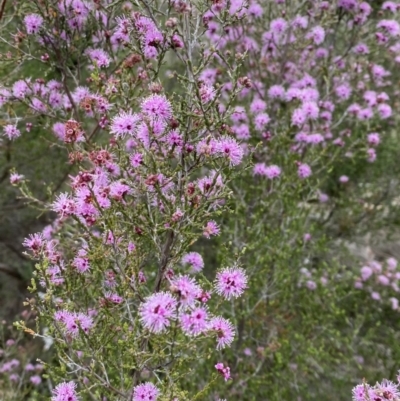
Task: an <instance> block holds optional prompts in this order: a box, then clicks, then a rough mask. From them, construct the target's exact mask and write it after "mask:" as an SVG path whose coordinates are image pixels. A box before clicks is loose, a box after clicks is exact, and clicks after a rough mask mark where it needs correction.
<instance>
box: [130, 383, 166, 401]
mask: <svg viewBox="0 0 400 401" xmlns="http://www.w3.org/2000/svg"><path fill="white" fill-rule="evenodd" d="M159 394H160V390H159V389H158V388H157V387H156V386H155V385H154V384H153V383H149V382H147V383H142V384H139V385H138V386H136V387H135V388H134V389H133V398H132V401H156V400H157V398H158V396H159Z"/></svg>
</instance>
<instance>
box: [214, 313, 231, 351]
mask: <svg viewBox="0 0 400 401" xmlns="http://www.w3.org/2000/svg"><path fill="white" fill-rule="evenodd" d="M209 329H210V330H212V331H215V332H216V334H217V350H219V349H222V348H225V347H226V346H230V345H231V343H232V341H233V339H234V337H235V332H234V329H233V326H232V323H231V322H230V321H229V320H226V319H224V318H223V317H220V316H217V317H214V318H213V319H211V321H210V324H209Z"/></svg>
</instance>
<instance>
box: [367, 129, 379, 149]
mask: <svg viewBox="0 0 400 401" xmlns="http://www.w3.org/2000/svg"><path fill="white" fill-rule="evenodd" d="M380 141H381V138H380V135H379V134H378V133H376V132H371V133H370V134H368V136H367V142H368V144H369V145H372V146H377V145H379V143H380Z"/></svg>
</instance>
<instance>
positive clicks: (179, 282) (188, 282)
mask: <svg viewBox="0 0 400 401" xmlns="http://www.w3.org/2000/svg"><path fill="white" fill-rule="evenodd" d="M170 290H171V292H172V293H175V294H177V295H178V299H179V301H180V302H181V304H182V305H185V306H191V305H193V303H194V302H195V300H196V299H197V298H198V297H199V295H200V294H201V288H200V286H199V285H198V284H197V283H196V282H195V280H194V279H193V278H191V277H189V276H178V277H175V278H174V279H172V280H171V287H170Z"/></svg>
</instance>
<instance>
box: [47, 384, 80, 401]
mask: <svg viewBox="0 0 400 401" xmlns="http://www.w3.org/2000/svg"><path fill="white" fill-rule="evenodd" d="M75 389H76V384H75V383H74V382H68V383H66V382H64V383H60V384H59V385H58V386H57V387H56V388H55V389H54V390H53V394H54V395H53V397H51V401H78V396H77V394H76V390H75Z"/></svg>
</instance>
